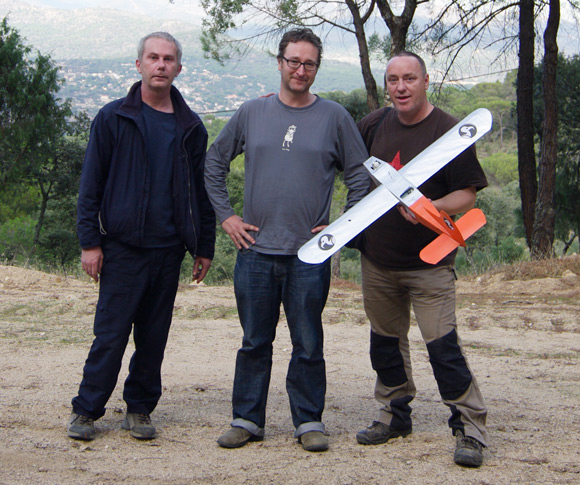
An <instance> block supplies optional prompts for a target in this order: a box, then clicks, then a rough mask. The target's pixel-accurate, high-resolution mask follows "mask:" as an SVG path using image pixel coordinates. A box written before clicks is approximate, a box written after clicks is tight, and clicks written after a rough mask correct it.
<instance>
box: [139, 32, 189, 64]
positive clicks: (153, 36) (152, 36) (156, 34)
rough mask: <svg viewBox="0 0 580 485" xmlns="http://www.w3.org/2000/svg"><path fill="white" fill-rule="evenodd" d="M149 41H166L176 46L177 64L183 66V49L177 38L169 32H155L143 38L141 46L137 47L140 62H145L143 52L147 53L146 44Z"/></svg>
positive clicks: (140, 42)
mask: <svg viewBox="0 0 580 485" xmlns="http://www.w3.org/2000/svg"><path fill="white" fill-rule="evenodd" d="M149 39H165V40H167V41H169V42H171V43H173V45H175V49H176V50H177V63H178V64H181V56H182V55H183V49H182V48H181V44H180V43H179V41H178V40H177V39H176V38H175V37H173V36H172V35H171V34H169V33H167V32H153V33H151V34H147V35H146V36H145V37H143V38H142V39H141V40H140V41H139V44H138V46H137V59H139V60H140V61H141V60H143V52H144V51H145V42H147V41H148V40H149Z"/></svg>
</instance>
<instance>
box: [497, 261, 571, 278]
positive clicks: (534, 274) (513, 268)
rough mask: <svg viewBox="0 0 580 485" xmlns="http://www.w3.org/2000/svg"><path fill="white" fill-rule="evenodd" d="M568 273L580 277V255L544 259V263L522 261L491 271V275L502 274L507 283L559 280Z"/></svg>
mask: <svg viewBox="0 0 580 485" xmlns="http://www.w3.org/2000/svg"><path fill="white" fill-rule="evenodd" d="M566 271H572V272H573V273H576V274H577V275H579V276H580V255H578V254H573V255H571V256H567V257H565V258H557V259H556V258H554V259H544V260H542V261H522V262H520V263H514V264H510V265H506V266H500V267H498V268H495V269H494V270H492V271H490V274H497V273H502V274H503V276H504V280H507V281H510V280H522V281H526V280H537V279H542V278H558V277H561V276H562V274H564V272H566Z"/></svg>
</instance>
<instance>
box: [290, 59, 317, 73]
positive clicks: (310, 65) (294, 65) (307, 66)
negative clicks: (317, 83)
mask: <svg viewBox="0 0 580 485" xmlns="http://www.w3.org/2000/svg"><path fill="white" fill-rule="evenodd" d="M282 59H284V60H285V61H286V62H287V63H288V67H289V68H290V69H300V66H304V70H305V71H316V69H318V66H320V64H317V63H316V62H310V61H306V62H300V61H297V60H295V59H286V58H285V57H284V56H282Z"/></svg>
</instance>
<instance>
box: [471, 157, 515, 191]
mask: <svg viewBox="0 0 580 485" xmlns="http://www.w3.org/2000/svg"><path fill="white" fill-rule="evenodd" d="M480 161H481V166H482V167H483V169H484V170H485V173H486V175H487V177H488V179H491V180H493V181H495V182H496V183H497V184H499V185H501V186H503V185H507V184H509V183H510V182H514V181H516V180H518V179H519V174H518V156H517V154H514V153H503V152H497V153H494V154H493V155H489V156H488V157H486V158H484V159H482V160H480Z"/></svg>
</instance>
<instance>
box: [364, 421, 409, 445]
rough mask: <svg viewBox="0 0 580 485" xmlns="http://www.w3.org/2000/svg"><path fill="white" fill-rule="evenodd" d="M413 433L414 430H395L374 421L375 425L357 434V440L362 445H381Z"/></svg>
mask: <svg viewBox="0 0 580 485" xmlns="http://www.w3.org/2000/svg"><path fill="white" fill-rule="evenodd" d="M412 431H413V430H412V428H409V429H394V428H391V427H390V426H388V425H386V424H385V423H381V422H380V421H373V424H371V425H370V426H369V427H368V428H367V429H363V430H362V431H359V432H358V433H357V434H356V440H357V441H358V442H359V443H360V444H361V445H380V444H383V443H386V442H387V441H389V440H390V439H393V438H398V437H399V436H402V437H405V436H407V435H410V434H411V432H412Z"/></svg>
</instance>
